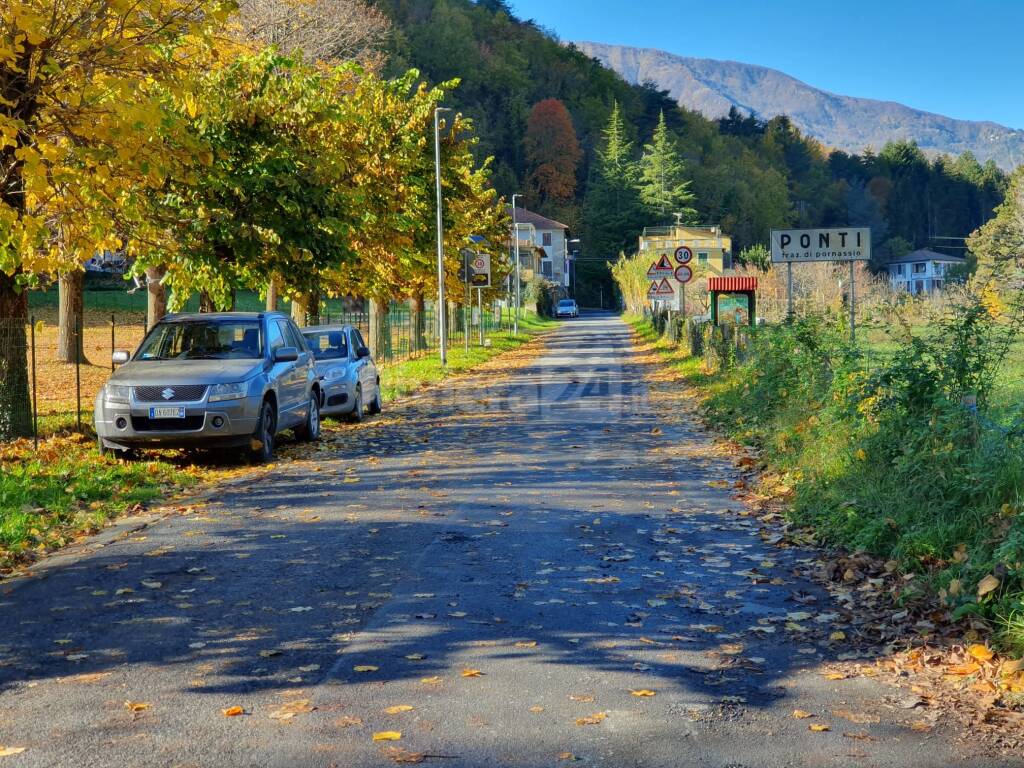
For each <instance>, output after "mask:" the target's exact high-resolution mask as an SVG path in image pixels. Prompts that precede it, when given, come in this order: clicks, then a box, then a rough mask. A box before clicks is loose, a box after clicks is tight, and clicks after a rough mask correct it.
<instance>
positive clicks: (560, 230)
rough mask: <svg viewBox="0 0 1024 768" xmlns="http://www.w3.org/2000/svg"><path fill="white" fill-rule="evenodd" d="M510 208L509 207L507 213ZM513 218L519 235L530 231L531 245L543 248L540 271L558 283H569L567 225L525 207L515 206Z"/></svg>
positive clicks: (564, 284)
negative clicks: (518, 229)
mask: <svg viewBox="0 0 1024 768" xmlns="http://www.w3.org/2000/svg"><path fill="white" fill-rule="evenodd" d="M511 213H512V209H511V208H509V214H511ZM515 220H516V222H517V223H518V224H520V225H523V224H526V225H529V226H528V227H523V226H520V237H522V236H525V235H526V233H527V232H530V233H531V235H532V237H533V243H532V244H533V245H534V246H535V247H537V248H540V249H542V250H543V253H544V255H543V256H542V257H541V259H540V273H541V274H542V275H543V276H544V277H545V278H547V279H548V280H551V281H553V282H555V283H558V284H559V285H562V286H566V287H568V285H569V263H568V254H569V244H568V238H567V236H566V233H567V232H568V231H569V227H567V226H566V225H565V224H561V223H559V222H557V221H555V220H554V219H549V218H547V217H546V216H541V215H540V214H539V213H534V212H533V211H529V210H527V209H526V208H516V210H515Z"/></svg>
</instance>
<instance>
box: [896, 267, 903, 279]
mask: <svg viewBox="0 0 1024 768" xmlns="http://www.w3.org/2000/svg"><path fill="white" fill-rule="evenodd" d="M896 274H897V275H899V276H900V277H903V265H902V264H897V265H896Z"/></svg>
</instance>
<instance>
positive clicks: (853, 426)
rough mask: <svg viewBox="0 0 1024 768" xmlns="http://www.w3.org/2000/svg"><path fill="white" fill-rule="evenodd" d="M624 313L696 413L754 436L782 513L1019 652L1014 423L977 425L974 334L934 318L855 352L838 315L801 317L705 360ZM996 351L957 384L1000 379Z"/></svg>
mask: <svg viewBox="0 0 1024 768" xmlns="http://www.w3.org/2000/svg"><path fill="white" fill-rule="evenodd" d="M628 320H629V322H630V324H631V325H632V326H633V327H634V329H635V330H636V332H637V333H638V334H639V335H640V336H641V337H642V338H643V339H644V340H646V341H648V342H651V343H653V345H654V347H655V349H656V350H657V351H658V352H660V353H661V355H662V357H663V359H664V361H665V363H666V364H668V365H670V366H672V367H674V368H675V369H676V370H678V371H679V373H681V374H682V375H683V376H684V377H685V378H686V380H687V381H688V382H689V383H691V384H692V385H694V387H695V388H696V390H697V391H698V392H699V393H700V397H701V398H702V400H703V411H704V413H705V415H706V417H707V419H708V420H709V422H710V423H712V424H713V425H715V426H716V427H717V428H718V429H719V430H720V431H722V432H723V433H725V434H726V435H728V436H729V437H731V438H733V439H735V440H737V441H738V442H741V443H743V444H746V445H749V446H753V447H754V448H756V449H757V451H758V452H759V454H760V456H761V459H762V460H763V463H764V464H765V466H766V467H768V468H769V469H770V470H771V471H772V472H773V473H776V475H775V476H774V477H773V480H774V481H775V482H776V483H777V484H778V486H780V487H781V488H783V489H784V496H785V501H786V503H787V516H788V518H789V520H790V521H791V522H792V523H795V524H796V525H798V526H800V527H801V528H803V529H804V530H805V531H806V532H810V533H812V534H813V536H814V538H815V539H816V540H817V541H818V542H820V543H822V544H825V545H827V546H833V547H838V548H841V549H844V550H847V551H852V552H866V553H869V554H871V555H873V556H875V557H877V558H879V559H880V560H883V561H886V562H887V567H888V568H890V569H891V570H893V571H895V572H898V573H901V574H902V575H903V576H902V579H903V581H902V583H901V586H900V589H899V594H898V599H899V600H900V601H901V602H903V603H904V604H905V605H907V606H917V607H918V608H920V609H921V611H922V615H924V613H925V612H926V613H927V616H928V618H929V621H932V622H934V623H941V624H946V625H954V624H956V623H957V622H960V621H961V620H962V621H963V622H964V624H963V626H964V629H965V630H967V629H968V628H980V627H987V628H988V630H989V632H990V633H991V634H992V636H993V638H994V640H995V641H996V644H997V645H998V646H999V647H1000V648H1001V649H1002V650H1004V651H1007V652H1010V653H1012V654H1015V655H1020V654H1022V653H1024V621H1022V620H1021V618H1020V617H1021V616H1022V615H1024V599H1022V598H1024V450H1022V443H1021V438H1020V437H1019V436H1013V435H1006V434H1005V433H1003V432H1002V431H1000V430H999V429H998V428H991V427H988V426H986V424H987V423H988V420H987V419H986V418H985V417H986V414H988V415H991V414H993V413H994V412H998V410H999V408H1000V407H1001V403H1000V402H999V401H998V400H996V401H993V400H991V399H990V400H989V402H988V404H987V407H986V406H982V414H981V415H982V418H981V419H980V420H976V419H974V418H973V417H972V416H971V415H970V413H969V412H968V411H967V410H966V409H965V408H963V407H962V406H961V405H960V404H959V403H960V395H959V390H958V389H957V382H956V381H955V379H954V374H957V373H958V372H960V371H961V370H971V365H972V359H973V358H972V355H974V354H975V353H976V351H977V350H979V349H981V348H982V347H983V346H984V344H985V341H984V338H983V337H982V338H980V339H978V340H972V341H969V342H968V343H965V344H963V345H962V346H961V347H954V346H951V345H950V343H949V342H948V339H949V338H952V337H955V336H956V334H953V333H948V332H947V333H946V334H945V338H942V336H943V334H936V337H938V338H926V339H918V340H916V341H913V342H911V343H907V344H906V345H903V346H900V347H899V348H894V350H893V351H892V354H891V355H890V356H888V357H885V358H879V357H872V358H870V359H867V358H865V357H864V356H863V355H862V354H860V353H859V352H858V350H857V349H851V348H850V347H849V345H848V343H847V342H846V340H845V338H844V335H843V333H842V331H841V330H840V329H838V328H836V327H834V326H831V325H829V323H828V322H826V321H823V320H817V321H805V320H802V321H799V322H797V323H794V324H793V325H791V326H779V327H770V328H763V329H759V330H758V331H757V332H756V333H755V334H754V335H753V337H752V340H751V342H750V345H749V347H748V350H747V353H746V355H745V356H744V357H743V359H742V360H739V361H735V362H734V363H732V364H731V365H728V366H726V367H724V368H722V369H720V370H718V371H716V372H713V373H706V372H704V371H702V370H701V361H699V360H696V359H692V358H688V357H687V356H686V355H685V353H683V352H682V351H681V350H679V349H678V348H677V347H675V345H673V344H671V343H670V342H669V341H667V340H665V339H662V338H659V337H658V334H657V333H656V332H655V330H654V329H653V328H652V327H651V324H650V323H649V322H648V321H646V320H644V319H642V318H637V317H633V318H628ZM969 320H970V322H971V323H974V324H975V325H977V324H978V323H979V321H978V320H977V318H976V317H975V318H973V319H970V318H969ZM955 322H960V321H959V320H956V321H955ZM965 325H966V326H967V327H968V328H970V327H973V326H971V325H969V324H968V323H966V322H965V323H963V324H962V325H960V326H957V327H964V326H965ZM954 330H955V329H954ZM961 338H964V339H968V338H969V337H968V336H966V335H964V336H962V337H961ZM1009 363H1010V364H1009V366H1006V367H1003V368H1001V369H998V370H997V369H995V368H992V369H986V371H981V369H980V368H978V369H977V370H976V371H975V373H976V374H977V375H974V374H973V373H972V376H973V377H974V378H973V380H972V381H971V382H969V383H970V385H971V387H972V388H975V389H976V390H982V391H983V381H984V379H985V377H989V378H990V379H993V380H995V381H996V382H997V384H998V382H999V381H1000V380H1002V379H1005V377H1006V375H1007V370H1010V371H1012V370H1014V365H1015V362H1014V361H1013V360H1012V359H1011V360H1010V361H1009ZM951 371H952V372H951ZM979 382H981V383H979ZM968 391H970V389H968ZM994 391H996V392H998V387H996V388H995V389H994ZM979 402H981V400H979Z"/></svg>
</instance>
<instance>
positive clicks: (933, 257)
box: [886, 248, 966, 296]
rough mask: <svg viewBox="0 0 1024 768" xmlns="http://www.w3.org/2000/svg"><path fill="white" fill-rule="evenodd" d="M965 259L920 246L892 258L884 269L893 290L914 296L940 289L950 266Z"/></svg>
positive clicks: (956, 264) (944, 283)
mask: <svg viewBox="0 0 1024 768" xmlns="http://www.w3.org/2000/svg"><path fill="white" fill-rule="evenodd" d="M965 261H966V259H964V258H962V257H960V256H948V255H946V254H945V253H938V252H936V251H932V250H929V249H928V248H921V249H920V250H917V251H912V252H911V253H908V254H907V255H906V256H901V257H900V258H898V259H893V260H892V261H890V262H889V263H888V265H887V266H886V270H887V271H888V273H889V284H890V285H891V286H892V288H893V290H897V291H906V292H907V293H911V294H913V295H915V296H916V295H918V294H922V293H934V292H935V291H941V290H942V289H943V287H944V286H945V285H946V273H947V272H948V271H949V270H950V268H951V267H954V266H958V265H960V264H963V263H964V262H965Z"/></svg>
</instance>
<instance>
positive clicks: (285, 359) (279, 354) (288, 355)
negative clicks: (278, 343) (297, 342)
mask: <svg viewBox="0 0 1024 768" xmlns="http://www.w3.org/2000/svg"><path fill="white" fill-rule="evenodd" d="M298 359H299V350H297V349H296V348H295V347H278V348H277V349H275V350H274V362H275V363H294V362H295V361H296V360H298Z"/></svg>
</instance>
